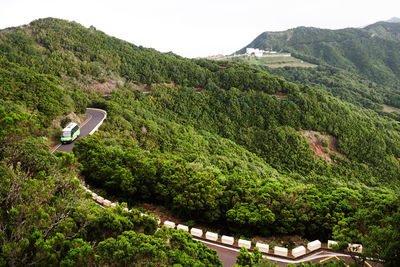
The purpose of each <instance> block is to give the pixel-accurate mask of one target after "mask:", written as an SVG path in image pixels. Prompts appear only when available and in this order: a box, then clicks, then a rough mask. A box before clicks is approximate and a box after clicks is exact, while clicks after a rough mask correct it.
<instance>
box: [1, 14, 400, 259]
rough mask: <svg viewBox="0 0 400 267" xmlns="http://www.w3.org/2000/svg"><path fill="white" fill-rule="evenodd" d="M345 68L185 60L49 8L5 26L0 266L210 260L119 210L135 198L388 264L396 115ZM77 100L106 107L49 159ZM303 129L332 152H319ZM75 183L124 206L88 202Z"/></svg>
mask: <svg viewBox="0 0 400 267" xmlns="http://www.w3.org/2000/svg"><path fill="white" fill-rule="evenodd" d="M385 40H386V39H385ZM392 42H396V41H392ZM393 46H395V44H393ZM349 73H350V72H348V70H346V71H345V70H341V69H338V68H333V67H330V66H323V65H322V66H319V67H318V68H315V69H309V70H308V69H307V70H303V69H276V70H274V71H273V70H270V69H260V68H256V67H253V66H250V65H248V64H244V63H239V62H228V61H210V60H205V59H187V58H183V57H180V56H178V55H175V54H173V53H160V52H158V51H156V50H154V49H148V48H143V47H140V46H135V45H133V44H130V43H127V42H125V41H122V40H119V39H117V38H114V37H109V36H107V35H106V34H104V33H103V32H101V31H98V30H97V29H95V28H94V27H89V28H85V27H83V26H82V25H80V24H78V23H75V22H67V21H64V20H59V19H52V18H47V19H39V20H36V21H33V22H31V23H30V24H29V25H25V26H23V27H16V28H8V29H5V30H1V31H0V103H1V107H0V183H1V186H0V188H1V189H0V192H1V193H0V194H1V195H0V196H1V197H0V205H1V209H0V226H1V229H2V231H1V232H0V243H1V247H2V249H1V251H0V266H14V265H41V266H43V265H63V266H64V265H68V266H97V265H99V266H116V265H117V266H120V265H130V264H133V265H135V266H165V265H174V266H219V265H221V262H220V261H219V259H218V257H217V254H216V252H215V251H213V250H211V249H208V248H207V247H206V246H205V245H203V244H202V243H199V242H197V241H194V240H193V239H192V238H191V236H190V235H188V234H187V233H185V232H183V231H176V230H171V229H167V228H161V229H160V230H157V223H156V221H155V220H154V219H153V218H152V217H151V216H150V217H144V216H140V211H139V210H136V209H134V210H133V212H132V213H129V212H125V211H124V210H123V209H122V208H123V207H124V206H125V205H127V206H128V207H133V206H135V205H138V204H141V203H152V204H157V205H162V206H164V207H165V208H166V209H168V210H169V211H170V212H172V213H173V214H175V215H176V216H177V217H179V218H180V219H181V220H183V221H194V222H196V223H199V224H202V225H205V226H210V227H213V228H214V229H218V230H220V234H227V235H234V236H245V237H248V238H251V237H252V236H255V235H260V236H264V237H269V236H272V235H274V236H285V235H298V236H301V237H303V238H306V239H308V240H312V239H320V240H321V241H325V242H326V241H327V240H328V239H334V240H338V241H340V242H341V244H342V245H346V244H347V243H349V242H352V243H362V244H363V245H364V252H363V254H362V255H361V256H362V257H364V258H365V257H373V258H380V259H383V260H384V261H385V264H386V265H387V266H396V265H399V264H400V255H399V254H398V251H400V241H399V240H400V228H399V226H400V199H399V189H400V162H399V157H400V125H399V124H398V123H397V122H396V119H397V117H396V116H397V115H396V114H389V115H388V114H384V113H382V112H381V111H380V107H381V106H380V105H381V104H383V103H388V100H387V99H389V98H390V99H393V98H391V97H389V96H391V95H395V92H394V90H393V89H392V88H391V86H392V85H393V84H395V83H396V82H397V81H396V80H395V79H393V83H391V84H383V83H382V84H381V83H379V82H378V81H376V82H374V83H372V82H371V84H370V83H369V82H368V81H369V80H368V79H367V78H366V77H365V76H363V75H364V74H362V73H360V74H359V75H360V76H357V77H358V78H354V77H352V76H351V75H350V74H349ZM394 75H397V74H394ZM343 77H344V78H343ZM98 84H101V85H104V86H108V85H110V84H112V85H113V88H112V90H110V92H107V93H105V92H103V91H101V90H98ZM349 85H350V86H349ZM140 86H145V87H146V88H148V90H147V91H145V92H143V91H142V90H138V87H140ZM278 96H279V97H278ZM391 104H392V105H393V106H396V104H395V103H391ZM87 107H96V108H101V109H104V110H106V111H107V114H108V116H107V119H106V120H105V122H104V124H103V125H102V126H101V128H100V130H99V131H98V132H97V133H96V134H94V135H93V136H90V137H87V138H84V139H80V140H78V141H77V142H76V144H75V146H74V149H73V153H69V154H67V153H63V152H56V153H54V154H51V153H50V152H49V151H50V144H51V143H54V142H55V140H57V136H58V134H59V133H60V131H61V127H60V126H59V125H58V124H57V123H55V122H57V121H60V120H62V119H63V118H65V117H66V115H68V114H70V113H76V114H83V113H85V110H86V108H87ZM303 131H316V132H319V133H321V135H329V136H331V137H332V138H333V139H334V140H336V149H337V151H338V153H335V152H334V151H328V150H329V149H327V153H328V154H329V156H330V158H331V161H327V160H325V159H324V158H321V157H318V156H316V155H315V153H314V151H313V150H312V149H311V147H310V144H309V143H308V142H307V139H306V138H305V137H304V136H303V135H302V134H301V133H302V132H303ZM80 180H81V181H85V182H86V183H87V184H89V185H90V186H91V187H93V188H96V190H99V192H101V193H102V194H103V195H104V196H107V197H109V198H110V199H113V200H118V201H119V202H120V203H123V204H122V205H123V206H121V207H117V208H114V209H102V208H100V207H99V206H97V205H95V204H94V202H93V201H92V200H91V197H90V195H88V194H87V193H85V191H84V190H83V189H81V188H80V186H79V184H80ZM388 244H389V245H388ZM243 257H245V256H243ZM254 257H256V256H254ZM254 260H255V261H258V260H256V259H254ZM243 262H246V260H245V259H244V260H243ZM238 264H240V263H238Z"/></svg>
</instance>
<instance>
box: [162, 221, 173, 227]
mask: <svg viewBox="0 0 400 267" xmlns="http://www.w3.org/2000/svg"><path fill="white" fill-rule="evenodd" d="M164 225H165V226H167V227H168V228H172V229H175V223H174V222H171V221H165V222H164Z"/></svg>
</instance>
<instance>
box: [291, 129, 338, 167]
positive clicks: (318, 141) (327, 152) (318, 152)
mask: <svg viewBox="0 0 400 267" xmlns="http://www.w3.org/2000/svg"><path fill="white" fill-rule="evenodd" d="M298 133H300V134H301V135H303V136H304V137H305V138H306V139H307V142H308V143H309V144H310V148H311V149H312V150H313V151H314V152H315V154H314V156H315V157H322V158H323V159H325V160H326V161H327V162H328V163H329V164H333V162H332V158H331V156H332V155H333V154H336V155H337V156H338V157H340V158H344V157H345V156H344V155H343V154H340V153H339V152H338V151H337V149H336V138H335V137H333V136H332V135H323V134H321V133H320V132H316V131H301V132H298ZM324 140H327V141H328V146H326V147H324V146H323V141H324Z"/></svg>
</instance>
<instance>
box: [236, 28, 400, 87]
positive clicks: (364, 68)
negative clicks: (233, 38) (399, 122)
mask: <svg viewBox="0 0 400 267" xmlns="http://www.w3.org/2000/svg"><path fill="white" fill-rule="evenodd" d="M381 25H385V27H386V24H381ZM389 26H390V27H386V30H385V32H387V33H389V35H390V36H392V35H393V36H395V35H397V36H398V34H397V32H398V24H397V23H391V24H389ZM378 28H379V27H378ZM377 31H378V30H377V27H376V26H373V25H372V26H370V28H368V27H367V28H365V29H355V28H347V29H342V30H325V29H317V28H307V27H298V28H295V29H290V30H287V31H284V32H264V33H262V34H261V35H259V36H258V37H257V38H256V39H255V40H254V41H253V42H251V43H250V44H249V45H248V46H247V47H254V48H260V49H266V48H268V49H270V48H272V49H273V50H276V51H281V50H283V51H287V52H290V53H292V55H293V56H295V57H297V58H300V59H303V60H304V61H307V62H311V63H314V64H318V65H330V66H334V67H336V68H339V69H342V70H345V71H348V72H351V73H355V74H358V75H360V76H362V77H364V78H367V79H369V80H371V81H374V82H376V83H378V84H380V85H384V86H387V87H388V88H390V91H391V93H396V94H397V95H398V90H396V88H398V87H399V84H400V78H399V77H400V65H399V62H400V42H398V40H397V41H394V40H389V39H390V38H389V39H386V38H385V37H384V36H382V35H380V34H377ZM385 36H386V35H385ZM382 37H384V38H382ZM392 39H393V38H392ZM244 51H245V48H243V49H242V50H240V51H239V53H241V52H244Z"/></svg>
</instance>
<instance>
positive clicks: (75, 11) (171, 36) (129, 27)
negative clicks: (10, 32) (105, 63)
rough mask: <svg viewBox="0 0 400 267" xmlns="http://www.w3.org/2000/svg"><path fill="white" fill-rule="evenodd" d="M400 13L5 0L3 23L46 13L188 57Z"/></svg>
mask: <svg viewBox="0 0 400 267" xmlns="http://www.w3.org/2000/svg"><path fill="white" fill-rule="evenodd" d="M395 16H397V17H400V0H379V1H378V0H335V1H332V0H272V1H271V0H246V1H244V0H186V1H184V0H141V1H136V0H131V1H128V0H108V1H104V0H97V1H95V0H79V1H77V0H63V1H61V0H36V1H34V0H0V29H4V28H7V27H12V26H19V25H23V24H28V23H29V22H31V21H32V20H35V19H38V18H45V17H55V18H62V19H66V20H70V21H76V22H78V23H81V24H83V25H84V26H86V27H89V26H90V25H93V26H95V27H96V28H97V29H98V30H101V31H103V32H105V33H107V34H109V35H112V36H115V37H117V38H120V39H124V40H126V41H129V42H131V43H134V44H135V45H142V46H145V47H153V48H155V49H157V50H159V51H162V52H168V51H172V52H174V53H176V54H179V55H182V56H185V57H197V56H207V55H215V54H230V53H233V52H234V51H236V50H239V49H240V48H242V47H244V46H245V45H247V44H248V43H250V42H251V41H252V40H253V39H254V38H255V37H257V36H258V35H259V34H260V33H262V32H264V31H280V30H286V29H290V28H294V27H297V26H314V27H319V28H329V29H339V28H345V27H360V26H365V25H368V24H371V23H374V22H376V21H380V20H387V19H389V18H391V17H395Z"/></svg>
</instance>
